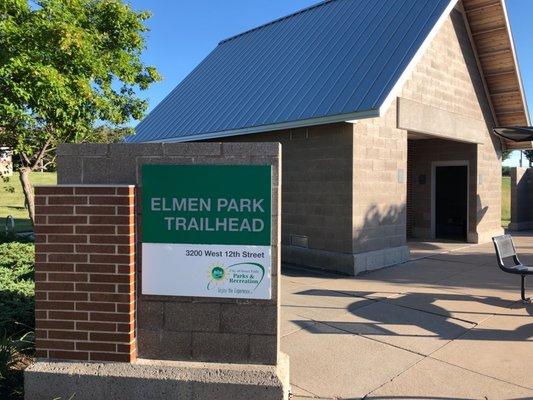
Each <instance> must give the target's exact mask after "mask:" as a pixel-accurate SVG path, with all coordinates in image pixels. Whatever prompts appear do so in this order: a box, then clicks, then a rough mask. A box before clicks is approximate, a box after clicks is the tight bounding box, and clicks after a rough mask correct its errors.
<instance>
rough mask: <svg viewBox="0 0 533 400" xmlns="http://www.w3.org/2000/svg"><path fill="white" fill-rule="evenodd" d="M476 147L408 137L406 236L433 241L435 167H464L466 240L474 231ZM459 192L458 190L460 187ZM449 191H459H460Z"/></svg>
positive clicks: (449, 141) (453, 142)
mask: <svg viewBox="0 0 533 400" xmlns="http://www.w3.org/2000/svg"><path fill="white" fill-rule="evenodd" d="M476 157H477V145H476V144H471V143H463V142H457V141H453V140H444V139H433V138H423V139H420V138H416V139H412V138H410V139H409V140H408V155H407V182H406V184H407V204H406V210H407V228H406V229H407V232H406V234H407V237H408V238H414V239H420V240H434V239H435V238H436V207H435V206H436V204H435V190H436V186H435V184H436V181H435V175H436V168H437V167H438V166H466V168H467V177H466V185H467V187H466V192H467V199H466V201H467V204H466V235H465V236H466V237H465V238H462V239H461V240H462V241H467V238H468V237H469V234H470V233H472V232H473V231H475V215H476V210H475V207H476V193H477V190H476V168H475V166H476ZM461 189H462V188H461ZM452 190H454V191H457V192H461V190H455V189H453V188H452Z"/></svg>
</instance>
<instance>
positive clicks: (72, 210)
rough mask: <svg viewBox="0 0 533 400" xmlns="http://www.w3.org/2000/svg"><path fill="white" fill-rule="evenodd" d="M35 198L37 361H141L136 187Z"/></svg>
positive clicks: (59, 191) (52, 191) (66, 190)
mask: <svg viewBox="0 0 533 400" xmlns="http://www.w3.org/2000/svg"><path fill="white" fill-rule="evenodd" d="M35 195H36V197H35V202H36V213H37V219H36V224H35V253H36V264H35V296H36V298H35V313H36V317H35V319H36V320H35V335H36V354H37V358H38V359H41V360H42V359H46V360H80V361H120V362H131V361H133V360H135V358H136V345H135V270H134V269H135V268H134V265H135V264H134V259H135V225H134V216H135V214H134V212H135V211H134V198H135V197H134V196H135V193H134V187H133V186H52V187H37V188H36V189H35Z"/></svg>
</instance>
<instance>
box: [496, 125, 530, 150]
mask: <svg viewBox="0 0 533 400" xmlns="http://www.w3.org/2000/svg"><path fill="white" fill-rule="evenodd" d="M494 134H495V135H496V136H498V137H500V138H501V139H502V141H503V142H504V143H505V145H506V148H507V149H509V150H529V149H532V148H533V127H529V126H515V127H499V128H494Z"/></svg>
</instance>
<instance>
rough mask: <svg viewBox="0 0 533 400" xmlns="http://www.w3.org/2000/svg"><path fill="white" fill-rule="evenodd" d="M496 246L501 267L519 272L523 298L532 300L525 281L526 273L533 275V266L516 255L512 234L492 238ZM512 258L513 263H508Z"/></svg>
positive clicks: (507, 270) (527, 300)
mask: <svg viewBox="0 0 533 400" xmlns="http://www.w3.org/2000/svg"><path fill="white" fill-rule="evenodd" d="M492 241H493V242H494V247H495V248H496V256H497V258H498V265H499V267H500V269H501V270H502V271H504V272H507V273H509V274H518V275H520V276H521V278H522V286H521V292H520V294H521V298H522V302H524V303H528V302H530V301H531V300H530V299H529V298H526V288H525V281H526V275H533V267H528V266H527V265H524V264H522V263H521V262H520V260H519V259H518V256H517V255H516V249H515V247H514V243H513V238H512V237H511V235H502V236H496V237H493V238H492ZM509 259H512V265H506V264H505V262H506V261H507V260H509ZM509 264H511V263H509Z"/></svg>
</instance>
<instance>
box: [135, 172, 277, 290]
mask: <svg viewBox="0 0 533 400" xmlns="http://www.w3.org/2000/svg"><path fill="white" fill-rule="evenodd" d="M271 202H272V169H271V167H270V166H262V165H144V166H143V167H142V242H143V243H142V292H143V294H152V295H168V296H200V297H231V298H246V299H270V298H271V296H272V293H271V278H270V274H271V264H272V255H271V237H272V233H271V223H272V204H271Z"/></svg>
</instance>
